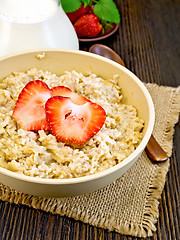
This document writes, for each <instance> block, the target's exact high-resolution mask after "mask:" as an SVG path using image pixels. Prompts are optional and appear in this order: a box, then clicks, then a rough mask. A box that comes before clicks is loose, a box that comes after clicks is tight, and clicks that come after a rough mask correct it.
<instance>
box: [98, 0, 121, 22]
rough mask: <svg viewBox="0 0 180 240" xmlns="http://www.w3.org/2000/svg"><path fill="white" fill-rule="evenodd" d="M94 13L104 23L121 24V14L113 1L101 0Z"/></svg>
mask: <svg viewBox="0 0 180 240" xmlns="http://www.w3.org/2000/svg"><path fill="white" fill-rule="evenodd" d="M94 13H95V14H96V15H97V16H98V17H99V19H101V20H103V21H107V22H110V23H119V22H120V14H119V11H118V9H117V6H116V4H115V3H114V1H113V0H99V1H98V2H97V3H96V4H95V6H94Z"/></svg>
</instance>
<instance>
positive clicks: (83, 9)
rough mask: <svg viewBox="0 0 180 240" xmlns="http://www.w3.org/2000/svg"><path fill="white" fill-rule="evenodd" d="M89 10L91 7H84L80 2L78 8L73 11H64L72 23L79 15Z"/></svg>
mask: <svg viewBox="0 0 180 240" xmlns="http://www.w3.org/2000/svg"><path fill="white" fill-rule="evenodd" d="M90 10H91V7H90V6H89V5H87V6H86V7H84V4H81V6H80V8H79V9H78V10H76V11H74V12H68V13H66V14H67V16H68V18H69V19H70V21H71V22H72V23H74V22H75V21H76V20H77V19H78V18H79V17H81V16H82V15H84V14H87V13H88V12H89V11H90Z"/></svg>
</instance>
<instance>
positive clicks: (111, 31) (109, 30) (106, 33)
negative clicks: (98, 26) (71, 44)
mask: <svg viewBox="0 0 180 240" xmlns="http://www.w3.org/2000/svg"><path fill="white" fill-rule="evenodd" d="M111 25H112V27H110V26H108V27H107V28H105V29H104V33H103V34H101V33H100V34H99V35H98V36H97V37H94V38H79V41H80V42H95V41H100V40H103V39H105V38H108V37H110V36H111V35H112V34H114V33H115V32H116V31H117V30H118V28H119V24H116V23H112V24H111Z"/></svg>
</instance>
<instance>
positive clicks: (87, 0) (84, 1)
mask: <svg viewBox="0 0 180 240" xmlns="http://www.w3.org/2000/svg"><path fill="white" fill-rule="evenodd" d="M81 2H82V3H84V7H86V6H87V5H89V6H91V5H92V0H81Z"/></svg>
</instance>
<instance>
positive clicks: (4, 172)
mask: <svg viewBox="0 0 180 240" xmlns="http://www.w3.org/2000/svg"><path fill="white" fill-rule="evenodd" d="M44 52H45V53H47V52H55V53H57V52H60V53H62V52H63V53H66V52H67V53H72V54H77V55H78V54H80V55H85V56H90V57H92V58H96V59H99V60H101V61H105V62H107V63H109V64H111V65H114V66H115V67H117V68H119V69H120V70H122V71H123V72H125V73H126V74H128V75H129V76H130V77H131V78H133V79H134V81H135V82H136V83H137V85H138V86H139V87H140V88H141V89H142V90H143V92H144V95H145V97H146V99H147V103H148V106H149V116H150V118H149V123H148V126H147V131H146V133H145V135H144V137H143V139H142V141H141V142H140V144H139V145H138V147H137V148H136V149H135V150H134V151H133V152H132V153H131V154H130V155H129V156H128V157H127V158H125V159H124V160H123V161H122V162H120V163H118V164H117V165H115V166H113V167H110V168H108V169H106V170H104V171H101V172H98V173H95V174H92V175H88V176H83V177H77V178H68V179H49V178H40V177H31V176H26V175H23V174H19V173H16V172H13V171H10V170H8V169H5V168H3V167H0V174H2V175H6V176H7V177H11V178H14V179H17V180H21V181H25V182H31V183H35V184H48V185H66V184H76V183H82V182H89V181H92V180H97V179H99V178H102V177H105V176H107V175H110V174H112V173H113V172H116V171H117V170H119V169H120V168H122V167H124V166H125V165H128V163H130V162H131V161H133V160H134V159H135V158H136V157H138V156H139V155H140V154H141V153H142V151H143V150H144V149H145V147H146V145H147V143H148V141H149V139H150V136H151V134H152V131H153V128H154V122H155V109H154V104H153V101H152V98H151V95H150V93H149V91H148V90H147V88H146V87H145V85H144V83H143V82H142V81H141V80H140V79H139V78H138V77H137V76H136V75H135V74H134V73H132V72H131V71H130V70H129V69H127V68H125V67H124V66H122V65H120V64H118V63H116V62H114V61H113V60H110V59H107V58H105V57H102V56H99V55H96V54H94V53H90V52H85V51H83V50H74V49H56V48H55V49H49V48H47V49H35V50H27V51H22V52H18V53H15V54H9V55H7V56H4V57H0V62H1V61H3V60H6V59H8V58H12V57H18V56H21V55H26V54H31V53H34V54H41V53H44Z"/></svg>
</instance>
